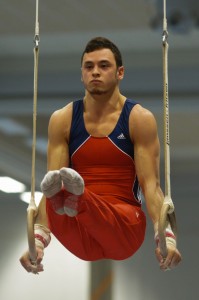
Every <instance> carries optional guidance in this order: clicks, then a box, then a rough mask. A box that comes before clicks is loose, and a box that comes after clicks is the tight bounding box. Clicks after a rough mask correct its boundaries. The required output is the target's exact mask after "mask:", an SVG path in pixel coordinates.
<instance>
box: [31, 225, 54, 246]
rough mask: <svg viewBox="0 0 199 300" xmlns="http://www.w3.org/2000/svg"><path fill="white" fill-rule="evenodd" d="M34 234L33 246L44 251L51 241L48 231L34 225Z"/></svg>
mask: <svg viewBox="0 0 199 300" xmlns="http://www.w3.org/2000/svg"><path fill="white" fill-rule="evenodd" d="M34 233H35V244H36V246H37V247H39V248H41V249H44V248H46V247H47V246H48V245H49V244H50V241H51V236H50V230H49V229H48V228H47V227H45V226H43V225H40V224H35V225H34Z"/></svg>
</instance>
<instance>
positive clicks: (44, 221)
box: [35, 196, 48, 227]
mask: <svg viewBox="0 0 199 300" xmlns="http://www.w3.org/2000/svg"><path fill="white" fill-rule="evenodd" d="M35 224H41V225H43V226H45V227H48V218H47V214H46V198H45V196H43V197H42V199H41V201H40V204H39V207H38V213H37V216H36V219H35Z"/></svg>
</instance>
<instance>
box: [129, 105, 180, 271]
mask: <svg viewBox="0 0 199 300" xmlns="http://www.w3.org/2000/svg"><path fill="white" fill-rule="evenodd" d="M129 125H130V126H129V127H130V135H131V139H132V141H133V143H134V160H135V166H136V173H137V176H138V180H139V184H140V186H141V189H142V192H143V195H144V198H145V202H146V207H147V211H148V214H149V216H150V218H151V220H152V223H153V226H154V231H155V239H156V244H157V247H156V251H155V252H156V257H157V260H158V262H159V264H160V268H161V269H162V270H167V269H171V268H174V267H175V266H177V265H178V264H179V262H180V261H181V254H180V252H179V251H178V249H177V245H176V239H175V235H174V234H173V232H172V230H171V228H170V227H169V226H168V228H167V229H166V232H167V233H168V237H167V236H166V244H167V252H168V254H167V257H166V258H164V257H162V255H161V252H160V248H159V245H158V236H157V229H158V220H159V216H160V211H161V207H162V204H163V200H164V195H163V192H162V190H161V187H160V174H159V160H160V145H159V138H158V133H157V125H156V121H155V118H154V116H153V114H152V113H151V112H150V111H148V110H147V109H144V108H143V107H141V106H140V105H136V106H135V107H134V109H133V110H132V112H131V115H130V124H129Z"/></svg>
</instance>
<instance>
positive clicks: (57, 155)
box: [20, 104, 72, 274]
mask: <svg viewBox="0 0 199 300" xmlns="http://www.w3.org/2000/svg"><path fill="white" fill-rule="evenodd" d="M71 115H72V105H71V104H69V105H67V106H66V107H64V108H62V109H60V110H58V111H56V112H54V113H53V114H52V116H51V118H50V122H49V128H48V153H47V160H48V171H50V170H59V169H60V168H62V167H65V166H67V165H68V163H69V158H68V136H69V132H70V123H71ZM35 243H36V251H37V262H36V265H33V264H32V263H31V260H30V255H29V251H26V252H25V253H24V254H23V255H22V256H21V258H20V263H21V265H22V266H23V267H24V268H25V270H26V271H27V272H31V273H34V274H37V273H38V272H42V271H43V265H42V263H41V262H42V259H43V256H44V248H45V247H47V246H48V244H49V243H50V230H49V229H48V218H47V214H46V198H45V196H43V197H42V199H41V202H40V204H39V207H38V211H37V216H36V220H35Z"/></svg>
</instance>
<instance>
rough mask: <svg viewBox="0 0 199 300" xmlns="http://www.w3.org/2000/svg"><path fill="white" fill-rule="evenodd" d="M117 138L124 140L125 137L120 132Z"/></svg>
mask: <svg viewBox="0 0 199 300" xmlns="http://www.w3.org/2000/svg"><path fill="white" fill-rule="evenodd" d="M117 139H118V140H125V139H126V138H125V136H124V134H123V133H121V134H120V135H118V137H117Z"/></svg>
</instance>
